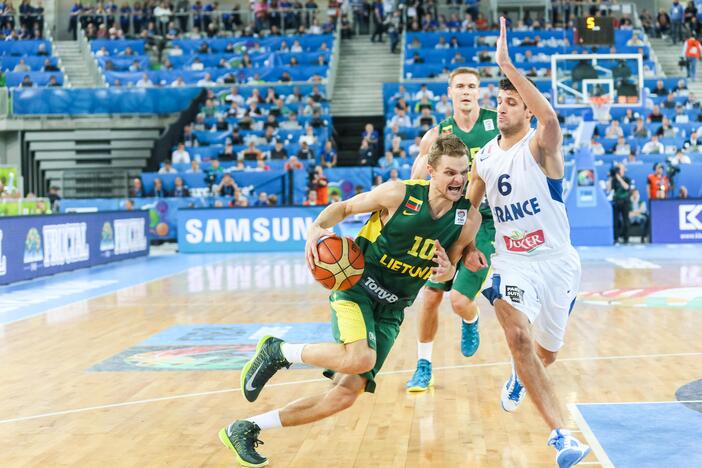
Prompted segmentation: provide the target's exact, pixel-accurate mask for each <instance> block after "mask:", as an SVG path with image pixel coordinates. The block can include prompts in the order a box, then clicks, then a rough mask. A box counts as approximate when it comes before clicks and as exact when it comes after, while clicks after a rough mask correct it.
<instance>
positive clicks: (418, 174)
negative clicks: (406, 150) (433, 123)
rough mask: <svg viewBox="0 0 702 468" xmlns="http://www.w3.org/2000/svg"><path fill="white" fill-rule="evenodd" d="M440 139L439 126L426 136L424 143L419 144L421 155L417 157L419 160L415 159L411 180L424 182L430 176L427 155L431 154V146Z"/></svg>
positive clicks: (423, 139)
mask: <svg viewBox="0 0 702 468" xmlns="http://www.w3.org/2000/svg"><path fill="white" fill-rule="evenodd" d="M438 137H439V127H438V126H437V127H434V128H432V129H431V130H429V131H428V132H427V133H425V134H424V136H423V137H422V141H421V142H420V143H419V155H417V159H415V160H414V163H413V164H412V175H410V179H421V180H424V179H426V178H427V177H428V176H429V171H427V155H428V154H429V148H431V145H433V144H434V142H435V141H436V139H437V138H438Z"/></svg>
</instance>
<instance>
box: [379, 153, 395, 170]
mask: <svg viewBox="0 0 702 468" xmlns="http://www.w3.org/2000/svg"><path fill="white" fill-rule="evenodd" d="M378 167H380V168H381V169H399V168H400V163H399V162H397V160H396V159H395V157H394V156H393V155H392V153H391V152H390V151H388V152H386V153H385V157H384V158H383V159H381V160H380V161H378Z"/></svg>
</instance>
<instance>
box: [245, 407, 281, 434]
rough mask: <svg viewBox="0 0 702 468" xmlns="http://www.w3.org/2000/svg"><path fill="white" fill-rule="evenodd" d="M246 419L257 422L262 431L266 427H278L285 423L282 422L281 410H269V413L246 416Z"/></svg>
mask: <svg viewBox="0 0 702 468" xmlns="http://www.w3.org/2000/svg"><path fill="white" fill-rule="evenodd" d="M246 420H247V421H251V422H252V423H254V424H256V425H257V426H258V427H260V428H261V430H262V431H263V430H265V429H277V428H279V427H283V424H282V423H281V422H280V410H273V411H269V412H267V413H263V414H259V415H258V416H252V417H250V418H246Z"/></svg>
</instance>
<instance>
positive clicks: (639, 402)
mask: <svg viewBox="0 0 702 468" xmlns="http://www.w3.org/2000/svg"><path fill="white" fill-rule="evenodd" d="M676 403H679V404H686V403H702V400H670V401H603V402H589V403H576V404H577V405H583V406H592V405H672V404H676Z"/></svg>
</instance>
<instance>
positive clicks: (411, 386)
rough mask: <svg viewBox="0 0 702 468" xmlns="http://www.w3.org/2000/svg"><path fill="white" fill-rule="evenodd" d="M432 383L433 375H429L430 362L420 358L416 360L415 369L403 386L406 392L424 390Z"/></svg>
mask: <svg viewBox="0 0 702 468" xmlns="http://www.w3.org/2000/svg"><path fill="white" fill-rule="evenodd" d="M432 385H434V377H432V375H431V362H429V361H427V360H426V359H420V360H419V361H417V370H416V371H414V375H413V376H412V378H411V379H410V380H409V382H407V385H405V387H406V388H407V391H408V392H426V391H427V390H429V387H431V386H432Z"/></svg>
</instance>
